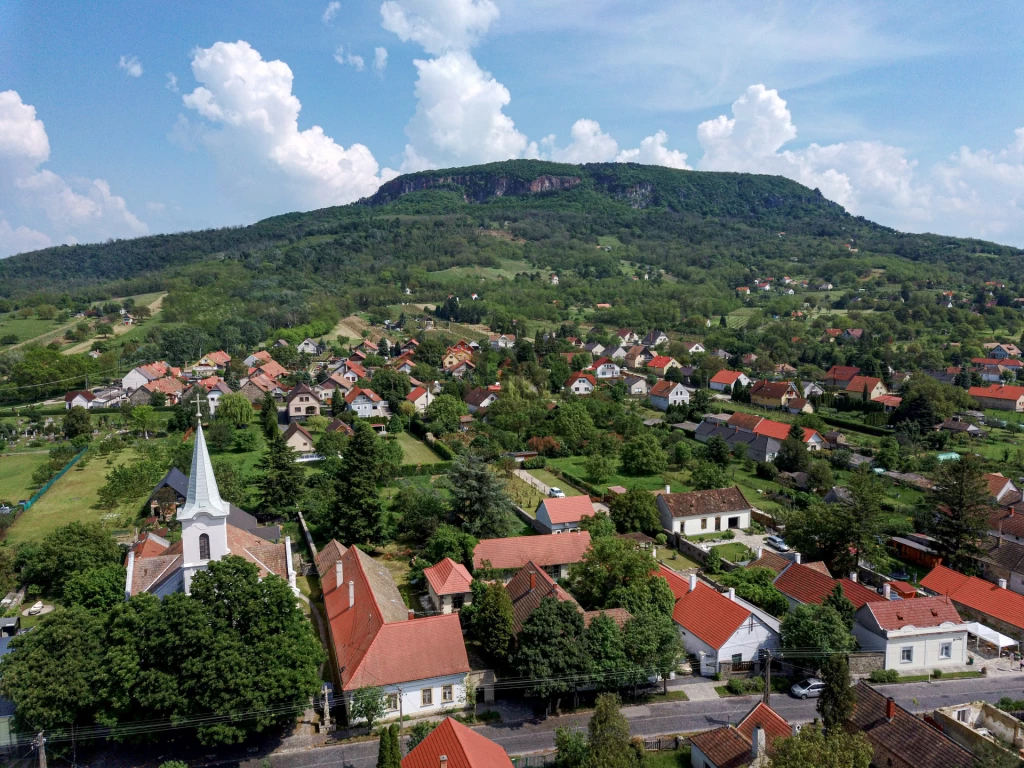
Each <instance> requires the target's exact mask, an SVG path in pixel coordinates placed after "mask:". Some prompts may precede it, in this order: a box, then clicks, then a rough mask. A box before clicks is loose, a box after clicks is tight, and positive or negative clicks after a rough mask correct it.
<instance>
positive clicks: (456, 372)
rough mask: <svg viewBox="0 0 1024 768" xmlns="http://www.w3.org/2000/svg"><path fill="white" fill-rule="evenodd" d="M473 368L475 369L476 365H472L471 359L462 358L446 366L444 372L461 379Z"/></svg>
mask: <svg viewBox="0 0 1024 768" xmlns="http://www.w3.org/2000/svg"><path fill="white" fill-rule="evenodd" d="M474 370H476V365H474V364H473V362H472V361H470V360H463V361H461V362H459V363H457V364H455V365H453V366H452V367H451V368H446V369H445V373H447V374H448V375H449V376H451V377H452V378H454V379H461V378H462V377H463V376H465V375H466V374H467V373H470V372H472V371H474Z"/></svg>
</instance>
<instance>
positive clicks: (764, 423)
mask: <svg viewBox="0 0 1024 768" xmlns="http://www.w3.org/2000/svg"><path fill="white" fill-rule="evenodd" d="M726 424H727V425H728V426H730V427H736V428H737V429H740V430H743V431H746V432H753V433H754V434H755V435H764V436H765V437H772V438H774V439H776V440H779V441H780V442H781V441H782V440H785V439H786V438H787V437H789V433H790V430H791V429H792V428H793V425H792V424H786V423H784V422H781V421H773V420H772V419H766V418H763V417H761V416H758V415H757V414H754V413H741V412H737V413H734V414H733V415H732V416H730V417H729V420H728V421H727V422H726ZM803 432H804V445H805V446H806V447H807V450H809V451H820V450H822V449H823V448H825V447H826V443H825V439H824V438H823V437H822V436H821V435H820V434H818V431H817V430H815V429H811V428H810V427H805V428H803ZM698 439H699V438H698Z"/></svg>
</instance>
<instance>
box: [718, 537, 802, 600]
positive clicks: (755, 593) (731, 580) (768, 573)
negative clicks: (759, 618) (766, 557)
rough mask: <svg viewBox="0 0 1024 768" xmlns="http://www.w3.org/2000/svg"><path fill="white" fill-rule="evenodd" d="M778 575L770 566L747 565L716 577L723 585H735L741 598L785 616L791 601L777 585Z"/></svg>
mask: <svg viewBox="0 0 1024 768" xmlns="http://www.w3.org/2000/svg"><path fill="white" fill-rule="evenodd" d="M712 551H714V550H712ZM777 575H778V574H776V573H775V571H773V570H771V569H770V568H761V567H753V568H752V567H747V568H737V569H736V570H734V571H730V572H729V573H723V574H720V575H719V576H716V577H715V579H716V581H718V582H719V583H720V584H722V585H723V586H726V587H733V588H734V589H735V590H736V594H737V595H739V596H740V597H741V598H743V599H744V600H746V601H747V602H748V603H753V604H754V605H756V606H757V607H758V608H761V609H763V610H765V611H768V613H770V614H771V615H772V616H785V615H786V613H787V612H788V611H789V601H788V600H786V596H785V595H784V594H782V593H781V592H780V591H779V590H778V588H777V587H776V586H775V577H776V576H777Z"/></svg>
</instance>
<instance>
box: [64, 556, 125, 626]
mask: <svg viewBox="0 0 1024 768" xmlns="http://www.w3.org/2000/svg"><path fill="white" fill-rule="evenodd" d="M124 589H125V570H124V568H122V567H121V565H120V564H110V565H104V566H102V567H100V568H90V569H89V570H86V571H79V572H78V573H76V574H74V575H73V576H72V577H71V578H70V579H68V580H67V582H66V583H65V584H64V605H65V606H72V605H77V606H81V607H82V608H84V609H85V610H87V611H91V612H92V613H98V614H105V613H107V612H108V611H110V610H111V609H112V608H113V607H114V606H115V605H117V604H118V603H121V602H124Z"/></svg>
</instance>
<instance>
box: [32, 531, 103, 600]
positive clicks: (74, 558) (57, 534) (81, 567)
mask: <svg viewBox="0 0 1024 768" xmlns="http://www.w3.org/2000/svg"><path fill="white" fill-rule="evenodd" d="M18 560H19V565H20V567H21V578H22V580H23V581H24V582H25V583H26V584H36V585H38V586H39V587H41V588H42V589H43V592H44V594H47V595H54V596H57V595H62V594H63V592H64V585H65V584H66V583H67V582H68V580H70V579H71V578H72V577H73V576H74V575H75V574H77V573H81V572H83V571H88V570H91V569H94V568H103V567H105V566H108V565H120V562H121V550H120V548H119V547H118V546H117V544H116V543H115V542H114V540H113V539H112V538H111V537H110V532H109V531H107V530H106V529H105V528H103V527H102V526H101V525H100V524H99V523H78V522H75V523H68V524H67V525H65V526H61V527H60V528H57V529H56V530H54V531H53V532H52V533H49V534H47V535H46V536H45V537H44V538H43V540H42V541H41V542H40V543H39V544H27V545H25V546H23V547H22V548H21V549H20V550H19V553H18Z"/></svg>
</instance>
